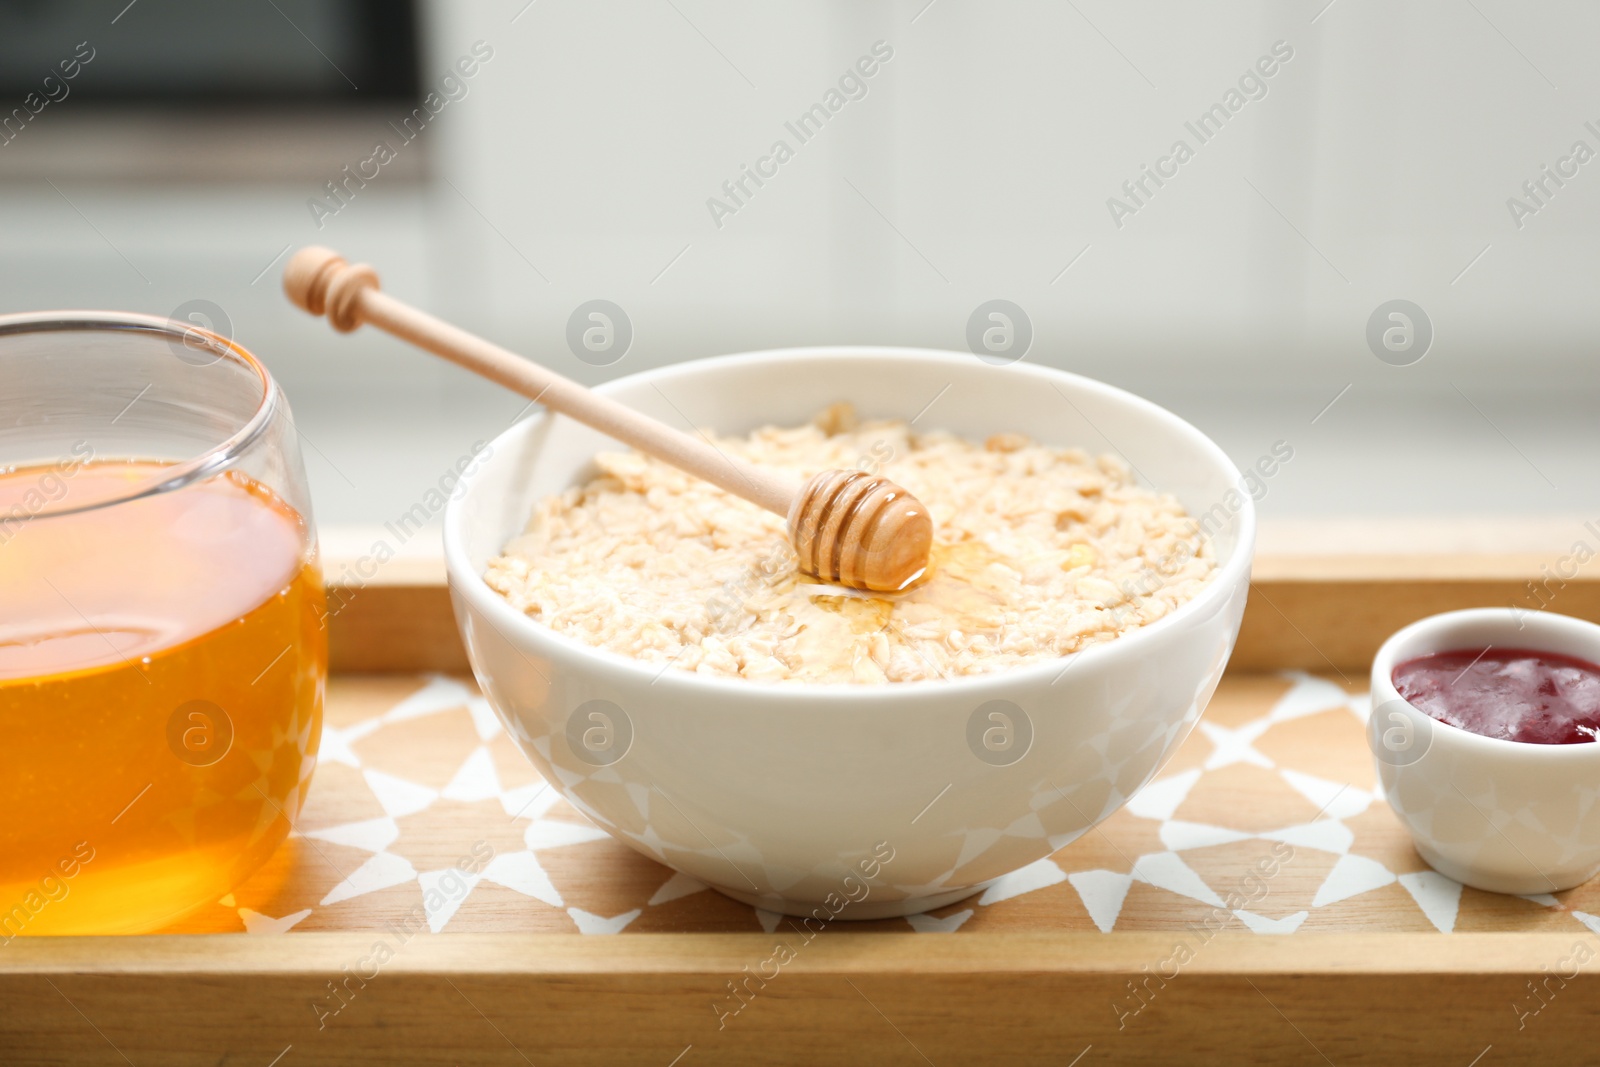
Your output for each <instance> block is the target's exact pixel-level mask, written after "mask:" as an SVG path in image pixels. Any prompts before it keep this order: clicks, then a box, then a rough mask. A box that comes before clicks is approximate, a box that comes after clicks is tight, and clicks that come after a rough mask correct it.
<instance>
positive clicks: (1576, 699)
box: [1392, 646, 1600, 745]
mask: <svg viewBox="0 0 1600 1067" xmlns="http://www.w3.org/2000/svg"><path fill="white" fill-rule="evenodd" d="M1392 680H1393V682H1394V687H1395V689H1397V690H1399V692H1400V695H1401V696H1402V697H1404V698H1405V699H1406V701H1407V703H1409V704H1410V705H1411V706H1412V707H1414V708H1417V709H1418V710H1419V711H1422V712H1424V713H1426V714H1427V715H1429V716H1431V717H1432V718H1434V719H1437V720H1438V721H1439V722H1443V723H1448V724H1450V725H1451V726H1457V727H1460V728H1461V729H1463V730H1470V731H1472V732H1473V733H1475V734H1482V735H1483V736H1484V737H1495V738H1499V739H1501V740H1503V741H1527V742H1531V743H1533V744H1536V745H1572V744H1578V743H1581V742H1585V741H1594V740H1596V739H1600V666H1597V665H1595V664H1593V663H1590V662H1588V661H1587V660H1581V659H1578V658H1576V657H1575V656H1564V655H1561V654H1560V653H1558V652H1534V651H1531V650H1529V649H1525V648H1494V647H1492V646H1491V647H1490V648H1488V649H1481V648H1463V649H1457V650H1455V651H1453V652H1435V653H1433V654H1432V655H1428V656H1418V657H1417V658H1416V659H1410V660H1406V661H1405V662H1404V663H1402V664H1400V665H1399V666H1398V667H1396V668H1395V669H1394V675H1393V676H1392Z"/></svg>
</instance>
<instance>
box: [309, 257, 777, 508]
mask: <svg viewBox="0 0 1600 1067" xmlns="http://www.w3.org/2000/svg"><path fill="white" fill-rule="evenodd" d="M283 289H284V292H285V293H286V294H287V295H288V297H289V299H290V300H291V301H293V302H294V303H295V304H296V305H298V306H299V307H301V308H303V309H305V310H306V311H309V312H310V313H311V314H313V315H318V316H320V315H322V314H324V313H326V314H327V316H328V320H329V321H330V322H331V323H332V324H333V326H334V328H335V329H337V330H340V331H341V332H348V331H350V330H354V329H355V328H356V327H357V326H359V325H361V324H362V323H363V322H368V323H371V324H372V325H374V326H376V327H378V328H379V329H380V330H383V331H385V332H386V333H391V334H394V335H395V336H396V337H398V338H400V339H401V340H404V341H409V342H411V343H412V344H414V345H416V346H417V347H418V348H424V349H426V350H428V351H429V352H432V353H433V354H434V355H436V356H442V357H443V358H445V359H447V360H449V361H450V362H452V363H454V364H456V365H457V366H461V367H465V368H466V369H467V370H470V371H472V372H474V373H476V374H481V375H482V376H483V377H485V378H488V379H489V380H490V381H493V382H498V383H499V384H501V385H503V386H505V387H506V388H507V389H511V390H513V391H515V392H518V393H521V394H522V395H523V396H525V397H528V398H529V399H531V400H535V401H537V402H539V403H540V404H543V405H544V406H545V407H547V408H550V409H551V410H553V411H559V412H560V413H561V414H563V415H566V416H568V417H569V418H573V419H576V420H577V421H579V422H581V423H583V424H584V425H585V426H589V427H592V428H593V429H596V430H599V431H600V432H601V433H603V434H605V435H606V436H607V437H612V438H615V439H616V440H618V441H621V442H623V443H624V444H628V445H632V446H633V447H634V448H637V449H638V450H639V451H641V452H644V453H646V454H647V455H651V456H654V457H655V458H657V459H659V460H662V461H663V462H665V463H670V464H671V465H672V466H674V467H677V468H678V469H679V470H682V471H687V472H688V473H690V474H692V475H694V476H695V477H697V478H703V479H705V480H706V481H708V482H710V483H711V484H712V485H715V486H718V487H720V488H722V489H725V490H727V491H728V492H730V493H732V494H733V495H734V496H737V497H741V498H743V499H745V500H748V501H750V502H751V503H753V504H757V505H759V506H761V507H763V508H766V509H767V510H768V511H772V512H776V513H777V514H779V515H782V516H785V517H787V516H788V514H789V506H790V504H791V503H793V501H794V498H795V496H796V495H797V494H798V493H799V491H800V486H799V485H798V483H794V482H791V481H790V480H789V479H788V478H786V477H784V476H783V475H780V474H777V473H775V472H773V471H769V470H764V469H762V468H760V467H757V466H754V465H753V464H749V463H745V462H743V461H741V460H738V459H735V458H734V457H732V456H729V455H727V454H726V453H724V452H722V451H721V450H720V449H718V448H716V447H715V446H714V445H712V444H710V443H709V442H707V441H705V440H702V439H701V438H698V437H692V436H690V435H689V434H686V433H682V432H680V431H678V430H674V429H673V428H672V427H670V426H667V425H666V424H664V423H660V422H657V421H656V420H655V419H652V418H650V417H649V416H647V415H643V414H640V413H639V412H637V411H635V410H633V409H632V408H630V407H626V406H624V405H622V404H619V403H617V402H616V401H615V400H612V399H610V398H609V397H606V396H602V395H601V394H599V393H596V392H593V391H591V390H589V389H586V388H584V387H583V386H582V385H579V384H578V383H577V382H575V381H573V380H572V379H570V378H566V377H563V376H562V375H560V374H557V373H556V372H555V371H552V370H550V369H549V368H547V367H543V366H541V365H539V364H537V363H534V362H533V361H532V360H527V359H523V358H522V357H521V356H518V355H516V354H515V353H513V352H510V351H507V350H506V349H504V348H501V347H500V346H499V345H496V344H491V343H490V342H488V341H485V340H484V339H483V338H481V337H478V336H475V335H473V334H470V333H468V332H467V331H465V330H463V329H460V328H458V327H455V326H452V325H450V324H449V323H448V322H445V321H443V320H442V319H437V318H434V317H433V316H432V315H429V314H427V313H426V312H423V311H419V310H417V309H416V308H414V307H411V306H410V305H409V304H406V303H403V302H401V301H399V300H396V299H395V298H394V297H392V296H389V295H388V294H387V293H384V292H382V291H381V290H380V289H379V288H378V275H377V273H376V272H375V271H374V270H373V269H372V268H371V267H369V266H367V265H366V264H364V263H358V264H356V265H354V266H351V265H350V264H348V263H346V262H345V260H344V259H343V258H342V257H341V256H339V255H338V253H336V252H334V251H332V250H331V249H327V248H320V247H317V246H314V245H313V246H310V247H307V248H302V249H301V250H300V251H299V252H296V253H295V254H294V256H293V257H291V258H290V260H289V263H288V265H287V266H286V267H285V268H284V271H283Z"/></svg>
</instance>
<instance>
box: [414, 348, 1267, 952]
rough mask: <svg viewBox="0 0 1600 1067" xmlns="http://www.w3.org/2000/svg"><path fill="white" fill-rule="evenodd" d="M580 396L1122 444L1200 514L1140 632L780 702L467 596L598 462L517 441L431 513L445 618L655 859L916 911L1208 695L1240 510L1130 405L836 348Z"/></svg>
mask: <svg viewBox="0 0 1600 1067" xmlns="http://www.w3.org/2000/svg"><path fill="white" fill-rule="evenodd" d="M602 391H603V392H605V393H607V394H609V395H610V396H612V397H613V398H615V399H617V400H620V401H622V402H623V403H625V404H627V405H629V406H631V407H634V408H637V409H639V410H641V411H644V412H646V413H648V414H650V415H652V416H654V417H656V418H658V419H661V420H663V421H665V422H668V423H671V424H673V425H676V426H679V427H683V426H684V419H685V418H687V419H689V420H691V421H692V422H693V423H694V424H695V425H696V426H701V427H706V426H709V427H715V428H716V430H717V431H718V432H720V433H729V434H736V433H744V432H747V431H749V430H751V429H754V428H756V427H758V426H761V425H764V424H769V423H776V424H779V425H796V424H799V423H802V422H804V421H806V420H807V419H809V418H810V417H811V416H812V415H813V414H814V413H815V412H817V411H818V410H820V409H822V408H823V407H825V406H827V405H828V404H830V403H833V402H835V401H838V400H850V401H853V402H854V403H855V405H856V407H857V408H858V410H859V411H860V413H861V414H862V415H863V417H872V418H882V417H898V418H906V419H909V418H912V417H914V416H917V415H918V413H919V412H922V415H921V418H920V419H919V420H918V423H917V426H918V428H919V429H924V430H933V429H943V430H949V431H953V432H955V433H959V434H962V435H965V436H967V437H969V438H973V439H977V440H982V439H984V438H986V437H987V436H989V435H990V434H992V433H995V432H999V431H1005V430H1014V431H1020V432H1021V433H1024V434H1027V435H1029V436H1030V437H1033V438H1034V439H1036V440H1039V441H1042V442H1045V443H1048V444H1053V445H1081V446H1084V447H1086V448H1088V449H1090V450H1093V451H1111V450H1115V451H1120V452H1121V453H1122V454H1123V455H1124V456H1125V457H1126V458H1127V460H1128V461H1129V462H1130V463H1131V464H1132V465H1133V467H1134V468H1135V469H1136V470H1137V471H1138V472H1140V474H1141V475H1142V476H1144V477H1146V478H1148V479H1150V480H1151V482H1152V483H1153V484H1154V485H1155V486H1156V487H1157V488H1160V489H1163V490H1167V491H1170V492H1172V493H1174V494H1176V496H1177V497H1178V498H1179V499H1180V500H1181V501H1182V502H1183V503H1184V505H1185V506H1186V507H1187V508H1188V509H1189V510H1190V512H1191V514H1194V515H1197V516H1199V515H1203V514H1206V513H1209V514H1210V519H1209V521H1208V528H1212V527H1214V537H1213V544H1214V545H1215V550H1216V553H1217V557H1218V560H1219V570H1218V572H1217V574H1216V576H1215V578H1214V579H1213V581H1212V582H1211V583H1210V584H1209V585H1208V586H1207V587H1206V588H1205V589H1204V590H1203V591H1202V592H1201V593H1200V595H1199V596H1198V597H1196V598H1195V599H1194V600H1193V601H1191V602H1190V603H1188V604H1186V605H1184V606H1182V607H1181V608H1179V609H1178V610H1176V611H1174V612H1173V613H1172V614H1170V615H1168V616H1167V617H1166V618H1164V619H1161V620H1159V621H1158V622H1156V623H1154V624H1153V625H1151V626H1148V627H1146V628H1144V629H1142V630H1140V631H1137V632H1135V633H1133V634H1131V635H1129V636H1126V637H1123V638H1121V639H1119V640H1116V641H1113V642H1109V643H1107V644H1105V645H1103V646H1099V647H1096V648H1093V649H1090V650H1089V651H1086V652H1084V653H1081V654H1079V655H1077V656H1073V657H1069V658H1068V659H1065V660H1058V661H1053V662H1046V663H1039V664H1036V665H1031V666H1027V667H1022V668H1017V669H1012V670H1008V671H1004V672H1000V673H996V674H992V675H987V676H979V677H970V678H962V679H956V680H951V681H930V682H914V683H903V684H895V685H882V686H864V687H857V686H850V685H807V686H781V685H769V684H760V683H753V682H744V681H738V680H730V679H718V678H707V677H701V676H698V675H694V674H690V673H688V672H684V671H679V670H677V669H667V670H663V669H662V668H661V667H660V666H653V665H650V664H646V663H641V662H638V661H636V660H632V659H628V658H625V657H623V656H620V655H616V654H614V653H610V652H606V651H601V650H598V649H595V648H592V647H590V646H588V645H584V644H581V643H579V642H577V641H574V640H571V639H569V638H566V637H562V636H559V635H557V634H555V633H553V632H552V631H550V630H549V629H547V628H546V627H544V626H543V625H541V624H539V623H537V622H535V621H533V620H531V619H529V618H528V617H526V616H524V615H522V614H521V613H520V612H518V611H516V610H514V609H513V608H512V607H511V606H510V605H509V604H507V603H506V602H505V601H504V600H503V599H502V598H501V597H500V596H499V595H498V594H496V593H495V592H494V591H493V590H491V589H490V588H489V587H488V586H487V585H485V584H484V582H483V581H482V577H481V576H482V574H483V572H484V569H485V567H486V565H487V563H488V561H489V560H490V559H491V558H492V557H493V556H495V555H496V554H498V553H499V551H500V550H501V548H502V546H503V545H504V544H505V542H506V541H507V540H508V539H509V538H510V537H512V536H513V535H515V534H517V533H519V532H521V531H522V529H523V527H524V525H525V524H526V522H527V518H528V516H529V514H530V512H531V509H532V506H533V504H534V502H535V501H537V500H538V499H540V498H542V497H544V496H546V495H548V494H552V493H557V492H559V491H561V490H562V489H565V488H567V487H568V486H570V485H572V484H574V483H575V482H577V481H579V480H581V479H582V478H583V477H585V476H586V474H587V473H588V472H589V471H590V469H591V468H590V460H591V458H592V456H593V455H594V454H595V453H596V452H597V451H602V450H607V449H614V448H616V447H617V446H616V444H615V443H614V442H612V441H610V440H609V439H607V438H605V437H603V436H601V435H600V434H598V433H595V432H594V431H592V430H589V429H587V428H586V427H584V426H581V425H579V424H577V423H575V422H573V421H572V420H570V419H566V418H560V417H556V418H550V417H547V416H540V417H535V418H532V419H529V420H527V421H525V422H523V423H520V424H518V425H517V426H515V427H513V428H512V429H510V430H508V431H506V432H505V433H503V434H501V435H500V437H498V438H497V439H496V440H495V441H494V442H492V446H491V448H490V449H489V450H487V451H486V458H484V459H482V461H481V462H480V463H479V465H478V466H477V468H476V470H474V471H473V472H472V473H470V474H469V475H468V476H467V477H465V478H464V479H463V487H462V490H461V491H460V492H459V493H458V494H457V496H456V497H455V498H454V499H453V500H452V501H451V503H450V506H449V508H448V509H447V511H446V513H445V533H444V544H445V557H446V563H447V566H448V569H449V580H450V589H451V594H452V597H453V599H454V603H455V609H456V617H457V621H458V622H459V624H460V627H461V632H462V635H463V637H464V639H465V642H466V646H467V651H468V653H469V655H470V656H471V660H472V665H473V670H474V672H475V673H476V675H477V678H478V682H479V684H480V685H481V686H482V688H483V691H484V693H485V694H486V696H487V697H488V699H489V701H490V702H491V703H492V704H493V705H494V707H495V708H496V710H497V711H498V712H499V713H500V715H501V716H502V718H503V719H504V721H505V722H506V724H507V727H508V728H509V729H510V731H511V733H512V735H513V736H514V737H515V738H516V739H517V740H518V742H519V743H520V744H521V746H522V748H523V750H524V751H525V752H526V753H527V754H528V757H529V758H530V759H531V760H532V761H533V762H534V764H535V765H536V766H537V767H538V769H539V771H540V772H541V773H542V774H543V775H544V776H545V777H546V778H547V779H549V781H550V782H551V783H552V784H553V785H554V786H555V787H556V788H557V789H559V790H560V791H561V793H562V794H563V795H564V796H565V797H566V798H567V799H568V800H569V801H571V802H572V804H573V805H574V806H576V807H577V808H578V809H579V810H580V811H582V812H584V813H585V814H586V815H588V816H589V817H590V818H591V819H593V820H594V821H595V822H596V823H598V824H599V825H600V826H602V827H604V828H605V829H606V830H607V831H609V832H610V833H611V834H613V835H614V836H616V837H617V838H618V839H620V840H622V841H624V842H626V843H627V844H629V845H631V846H633V847H634V848H636V849H638V850H639V851H640V852H643V853H644V854H645V855H647V856H650V857H651V858H652V859H655V860H658V861H660V862H662V863H665V864H667V865H669V866H671V867H674V868H676V869H678V870H680V871H684V872H686V873H688V874H690V875H692V876H694V877H696V878H698V879H701V880H702V881H705V882H707V883H709V884H711V885H712V886H714V887H716V888H717V889H719V890H721V891H722V892H724V893H726V894H728V895H729V896H732V897H735V898H737V899H739V900H742V901H746V902H748V903H752V904H756V905H758V906H760V907H764V908H769V909H773V910H777V911H785V912H789V913H792V914H815V915H817V916H818V917H819V920H820V921H826V920H827V919H828V918H832V917H843V918H861V919H867V918H875V917H881V916H889V915H902V914H910V913H914V912H919V911H924V910H927V909H929V908H934V907H938V906H940V905H942V904H945V903H948V902H951V901H955V900H958V899H960V898H961V897H964V896H966V895H968V894H970V893H972V892H974V891H976V890H978V889H981V888H983V887H984V886H985V885H986V884H988V883H989V882H991V881H993V880H994V879H996V878H998V877H1000V876H1001V875H1004V874H1006V873H1008V872H1010V871H1014V870H1016V869H1018V868H1019V867H1023V866H1026V865H1027V864H1029V863H1031V862H1033V861H1035V860H1038V859H1040V858H1041V857H1043V856H1046V855H1048V854H1050V853H1051V852H1053V851H1055V850H1056V849H1058V848H1060V847H1061V846H1063V845H1065V844H1066V843H1068V842H1069V841H1072V840H1073V839H1075V838H1076V837H1078V836H1079V835H1081V834H1082V833H1084V832H1085V831H1086V830H1087V829H1089V827H1091V826H1093V825H1094V824H1095V823H1097V822H1099V821H1100V820H1102V819H1104V818H1106V816H1108V815H1110V814H1111V813H1112V812H1114V811H1116V810H1117V809H1118V808H1119V807H1121V806H1122V804H1123V803H1124V802H1125V801H1126V800H1127V799H1128V797H1129V796H1131V795H1132V794H1133V793H1134V792H1135V791H1136V790H1138V789H1139V787H1140V786H1142V785H1144V783H1145V782H1147V781H1149V779H1150V778H1151V776H1152V775H1154V773H1155V772H1156V770H1157V769H1158V768H1159V767H1160V766H1161V764H1162V763H1163V762H1164V761H1165V760H1166V758H1167V757H1168V755H1170V754H1171V753H1172V751H1173V750H1174V749H1175V748H1176V747H1177V745H1178V744H1179V743H1180V742H1181V741H1182V740H1183V739H1184V737H1185V736H1187V734H1188V732H1189V730H1190V729H1191V728H1192V726H1193V725H1194V722H1195V720H1196V719H1198V718H1199V716H1200V713H1201V711H1202V710H1203V709H1204V707H1205V705H1206V702H1207V701H1208V700H1209V699H1210V697H1211V694H1212V692H1213V690H1214V689H1215V688H1216V684H1217V681H1218V679H1219V678H1220V676H1221V674H1222V669H1223V666H1224V664H1225V663H1226V662H1227V659H1228V654H1229V652H1230V651H1231V650H1232V647H1233V641H1234V638H1235V637H1236V636H1237V634H1238V629H1239V619H1240V615H1241V614H1242V612H1243V610H1244V602H1245V595H1246V591H1247V588H1248V583H1249V573H1250V554H1251V549H1252V545H1253V543H1254V535H1255V514H1254V510H1253V507H1252V503H1251V500H1250V497H1249V495H1248V494H1247V493H1243V492H1241V491H1240V476H1239V473H1238V471H1237V470H1236V469H1235V467H1234V466H1233V464H1232V463H1231V462H1229V460H1228V458H1227V456H1226V455H1224V454H1223V452H1222V450H1221V449H1219V448H1218V447H1217V446H1216V445H1215V444H1213V443H1212V442H1211V441H1210V440H1209V439H1207V438H1206V437H1205V436H1204V435H1203V434H1201V433H1200V432H1199V431H1198V430H1196V429H1195V428H1194V427H1192V426H1190V425H1189V424H1188V423H1186V422H1184V421H1182V420H1181V419H1179V418H1177V417H1176V416H1174V415H1172V414H1171V413H1169V412H1167V411H1164V410H1163V409H1161V408H1159V407H1157V406H1155V405H1154V404H1151V403H1149V402H1148V401H1145V400H1141V399H1140V398H1138V397H1136V396H1133V395H1131V394H1128V393H1125V392H1123V391H1121V390H1118V389H1114V388H1111V387H1110V386H1106V385H1102V384H1100V383H1098V382H1094V381H1090V380H1088V379H1085V378H1080V377H1078V376H1076V375H1071V374H1065V373H1062V372H1060V371H1055V370H1049V369H1045V368H1041V367H1036V366H1032V365H1028V364H1016V365H1012V366H1007V367H997V366H992V365H990V364H987V363H984V362H983V361H981V360H979V359H977V358H976V357H974V356H970V355H961V354H952V353H947V352H930V351H920V350H906V349H882V348H844V347H840V348H816V349H795V350H789V351H778V352H763V353H756V354H751V355H743V356H727V357H721V358H716V359H706V360H700V361H696V362H693V363H685V364H679V365H677V366H672V367H666V368H662V369H659V370H652V371H646V372H644V373H641V374H636V375H633V376H631V377H627V378H622V379H620V380H617V381H614V382H611V383H609V384H608V385H606V386H604V387H603V390H602ZM924 409H926V410H925V411H924ZM997 701H998V702H1001V703H994V702H997ZM995 715H999V716H1000V717H999V718H995V717H994V716H995ZM969 738H970V739H971V743H970V744H969ZM986 745H987V746H988V747H987V748H986V747H985V746H986Z"/></svg>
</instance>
